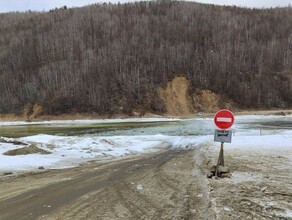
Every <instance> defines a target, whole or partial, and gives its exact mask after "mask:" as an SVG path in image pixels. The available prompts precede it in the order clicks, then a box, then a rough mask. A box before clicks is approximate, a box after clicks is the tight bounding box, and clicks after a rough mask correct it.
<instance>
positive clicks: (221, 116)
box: [214, 109, 234, 177]
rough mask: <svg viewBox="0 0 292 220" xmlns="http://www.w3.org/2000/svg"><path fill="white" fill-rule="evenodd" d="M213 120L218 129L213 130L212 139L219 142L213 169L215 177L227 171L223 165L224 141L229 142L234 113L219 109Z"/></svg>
mask: <svg viewBox="0 0 292 220" xmlns="http://www.w3.org/2000/svg"><path fill="white" fill-rule="evenodd" d="M214 122H215V124H216V126H217V127H218V128H219V130H215V135H214V141H215V142H221V147H220V153H219V158H218V161H217V165H216V169H215V177H221V175H222V173H224V172H229V171H228V169H227V168H225V167H224V143H225V142H226V143H231V137H232V131H231V130H227V129H229V128H230V127H231V126H232V125H233V123H234V115H233V113H232V112H231V111H229V110H227V109H223V110H220V111H218V112H217V113H216V115H215V117H214Z"/></svg>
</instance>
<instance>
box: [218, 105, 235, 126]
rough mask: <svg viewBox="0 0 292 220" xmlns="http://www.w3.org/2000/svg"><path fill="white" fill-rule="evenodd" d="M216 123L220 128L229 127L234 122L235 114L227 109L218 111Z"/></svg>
mask: <svg viewBox="0 0 292 220" xmlns="http://www.w3.org/2000/svg"><path fill="white" fill-rule="evenodd" d="M214 122H215V125H216V126H217V127H218V128H220V129H223V130H225V129H228V128H230V127H231V126H232V125H233V123H234V115H233V113H232V112H231V111H229V110H227V109H222V110H220V111H218V112H217V113H216V115H215V117H214Z"/></svg>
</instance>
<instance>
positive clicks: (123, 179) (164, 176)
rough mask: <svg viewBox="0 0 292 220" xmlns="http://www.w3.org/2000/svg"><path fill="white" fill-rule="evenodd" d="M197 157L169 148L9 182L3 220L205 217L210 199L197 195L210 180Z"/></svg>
mask: <svg viewBox="0 0 292 220" xmlns="http://www.w3.org/2000/svg"><path fill="white" fill-rule="evenodd" d="M194 155H195V151H194V150H168V151H163V152H159V153H153V154H148V155H144V156H141V157H137V158H128V159H124V160H120V161H111V162H108V163H103V164H98V163H94V162H93V163H89V164H86V165H83V166H81V167H78V168H74V169H66V170H51V171H47V172H44V173H37V174H25V175H20V176H17V177H10V178H4V179H1V189H0V199H1V201H0V219H10V220H11V219H62V220H63V219H187V218H190V217H194V218H195V217H196V216H197V217H202V218H204V217H207V216H206V215H208V212H207V209H208V204H207V202H206V201H207V200H206V199H202V197H197V194H198V192H200V193H203V194H205V193H207V191H206V189H205V186H207V185H205V184H203V183H204V182H205V181H206V178H205V177H202V176H201V175H203V174H201V172H200V168H199V167H196V169H194V168H195V167H194V166H197V165H195V164H194ZM199 162H201V161H199ZM195 170H196V171H195ZM205 191H206V192H205ZM194 198H196V199H194Z"/></svg>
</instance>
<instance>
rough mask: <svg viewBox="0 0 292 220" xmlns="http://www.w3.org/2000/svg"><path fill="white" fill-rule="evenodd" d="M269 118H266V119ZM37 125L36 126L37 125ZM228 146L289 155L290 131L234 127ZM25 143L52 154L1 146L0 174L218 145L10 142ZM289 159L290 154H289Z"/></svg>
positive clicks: (129, 140)
mask: <svg viewBox="0 0 292 220" xmlns="http://www.w3.org/2000/svg"><path fill="white" fill-rule="evenodd" d="M267 117H269V116H267ZM267 117H264V116H251V117H248V116H240V117H239V118H238V120H239V121H240V120H250V121H253V120H268V119H269V120H271V118H267ZM164 120H177V119H161V118H158V119H139V120H137V119H116V120H82V121H58V122H56V121H50V122H41V123H43V124H45V123H52V124H54V123H73V124H74V123H77V124H78V123H83V124H84V123H87V122H88V123H91V124H92V123H101V122H102V123H110V122H115V123H117V122H120V121H122V122H127V121H133V122H136V121H164ZM22 123H24V122H21V123H19V122H9V123H8V122H6V124H5V123H3V122H1V123H0V125H2V126H5V125H19V124H22ZM38 124H39V123H38ZM234 131H236V132H234V136H233V137H232V143H231V144H225V146H226V147H225V149H229V150H230V149H235V150H236V149H246V150H247V151H249V150H254V149H257V150H262V149H269V150H271V149H273V150H284V151H289V152H292V130H283V131H277V133H275V134H273V133H268V134H265V135H263V134H262V133H261V132H259V130H256V129H254V130H247V129H243V128H242V127H241V126H240V125H236V126H235V129H234ZM13 140H16V141H22V142H25V143H27V144H35V145H36V146H37V147H39V148H42V149H44V150H47V151H49V152H51V154H48V155H40V154H29V155H18V156H5V155H3V153H4V152H6V151H8V150H12V149H17V148H22V147H24V146H23V145H13V144H10V143H0V172H6V171H10V172H11V171H21V172H25V171H31V170H36V169H37V168H38V167H39V166H44V167H45V168H46V169H49V168H66V167H72V166H76V165H78V164H80V163H83V162H86V161H90V160H101V159H105V158H106V159H109V158H116V157H121V156H126V155H135V154H140V153H143V152H149V151H153V150H159V149H162V148H167V147H174V148H195V147H198V146H200V145H202V144H203V143H206V142H209V145H210V144H211V145H214V146H215V145H218V143H214V142H213V135H204V136H168V135H160V134H157V135H139V136H108V137H101V136H93V135H88V136H86V135H85V136H54V135H44V134H39V135H34V136H29V137H23V138H17V139H13ZM289 155H290V156H292V153H289Z"/></svg>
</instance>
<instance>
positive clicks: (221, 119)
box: [217, 117, 232, 122]
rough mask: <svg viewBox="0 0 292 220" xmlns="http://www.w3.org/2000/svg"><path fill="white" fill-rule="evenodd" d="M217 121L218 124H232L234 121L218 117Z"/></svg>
mask: <svg viewBox="0 0 292 220" xmlns="http://www.w3.org/2000/svg"><path fill="white" fill-rule="evenodd" d="M217 121H218V122H232V119H231V118H223V117H218V118H217Z"/></svg>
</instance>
